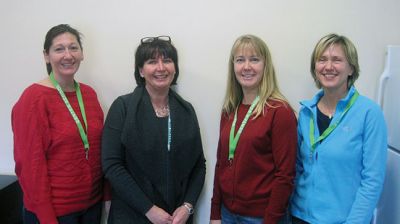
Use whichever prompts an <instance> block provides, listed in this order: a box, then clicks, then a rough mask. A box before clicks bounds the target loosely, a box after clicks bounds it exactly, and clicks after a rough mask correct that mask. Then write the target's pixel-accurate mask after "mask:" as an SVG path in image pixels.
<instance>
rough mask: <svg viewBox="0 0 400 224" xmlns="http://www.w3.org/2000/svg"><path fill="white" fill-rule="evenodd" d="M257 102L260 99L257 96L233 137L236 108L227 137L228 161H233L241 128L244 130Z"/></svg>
mask: <svg viewBox="0 0 400 224" xmlns="http://www.w3.org/2000/svg"><path fill="white" fill-rule="evenodd" d="M259 100H260V97H259V96H257V97H256V98H255V99H254V100H253V102H252V103H251V106H250V108H249V110H248V111H247V114H246V116H245V117H244V119H243V121H242V124H241V125H240V127H239V130H238V131H237V133H236V136H235V126H236V121H237V110H238V108H236V111H235V118H234V119H233V122H232V126H231V132H230V135H229V157H228V159H229V160H232V159H233V157H234V155H235V150H236V146H237V143H238V141H239V138H240V135H241V134H242V131H243V128H244V126H246V124H247V121H248V120H249V118H250V116H251V114H252V113H253V110H254V107H255V106H256V104H257V103H258V101H259Z"/></svg>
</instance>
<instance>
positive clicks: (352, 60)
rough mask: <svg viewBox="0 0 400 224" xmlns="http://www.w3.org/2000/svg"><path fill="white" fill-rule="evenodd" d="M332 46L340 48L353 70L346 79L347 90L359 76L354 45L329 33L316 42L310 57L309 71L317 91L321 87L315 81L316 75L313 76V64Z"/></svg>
mask: <svg viewBox="0 0 400 224" xmlns="http://www.w3.org/2000/svg"><path fill="white" fill-rule="evenodd" d="M334 44H336V45H339V46H341V47H342V49H343V51H344V54H345V56H346V60H347V61H348V63H349V64H350V66H351V67H352V69H353V74H352V75H351V76H349V77H348V79H347V88H348V89H349V88H350V87H351V86H352V85H354V83H355V81H356V80H357V79H358V77H359V76H360V66H359V65H358V54H357V49H356V47H355V46H354V44H353V43H352V42H351V41H350V40H349V39H348V38H347V37H345V36H340V35H337V34H335V33H331V34H328V35H326V36H324V37H322V38H321V39H320V40H319V41H318V43H317V45H315V48H314V51H313V53H312V55H311V67H310V71H311V75H312V77H313V79H314V82H315V85H316V86H317V87H318V89H320V88H321V87H322V86H321V83H320V82H319V81H318V79H317V74H315V63H316V62H317V61H318V59H319V58H320V57H321V55H322V54H323V53H324V52H325V50H326V49H327V48H329V47H330V46H332V45H334Z"/></svg>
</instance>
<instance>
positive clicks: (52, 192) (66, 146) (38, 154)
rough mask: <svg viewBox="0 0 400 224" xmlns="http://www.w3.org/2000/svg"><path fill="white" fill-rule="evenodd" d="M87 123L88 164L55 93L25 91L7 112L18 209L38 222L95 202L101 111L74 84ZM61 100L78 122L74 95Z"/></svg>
mask: <svg viewBox="0 0 400 224" xmlns="http://www.w3.org/2000/svg"><path fill="white" fill-rule="evenodd" d="M80 86H81V92H82V96H83V101H84V104H85V111H86V117H87V122H88V139H89V144H90V149H89V159H88V160H86V158H85V151H84V147H83V143H82V140H81V137H80V135H79V132H78V128H77V126H76V124H75V122H74V120H73V118H72V116H71V114H70V113H69V111H68V109H67V107H66V106H65V104H64V102H63V101H62V99H61V97H60V95H59V94H58V92H57V90H56V89H53V88H49V87H45V86H42V85H39V84H33V85H31V86H29V87H28V88H27V89H25V91H24V92H23V94H22V95H21V97H20V99H19V100H18V102H17V103H16V104H15V106H14V107H13V110H12V118H11V120H12V129H13V132H14V159H15V172H16V174H17V176H18V180H19V183H20V185H21V187H22V191H23V195H24V196H23V200H24V206H25V208H26V209H27V210H29V211H31V212H33V213H35V214H36V216H37V217H38V219H39V221H40V223H57V219H56V217H58V216H62V215H66V214H69V213H72V212H76V211H80V210H84V209H86V208H88V207H90V206H91V205H93V204H95V203H96V202H98V201H99V200H101V198H102V196H103V189H102V188H103V187H102V182H103V174H102V170H101V163H100V143H101V142H100V137H101V132H102V128H103V111H102V109H101V107H100V104H99V102H98V100H97V95H96V93H95V92H94V90H93V89H92V88H90V87H89V86H87V85H84V84H80ZM66 96H67V98H68V100H69V102H70V104H71V106H72V108H73V109H74V111H75V112H76V114H77V115H78V117H79V119H80V120H81V123H82V125H83V126H84V125H85V124H84V122H83V120H82V116H81V113H80V109H79V105H78V100H77V97H76V93H75V92H67V93H66Z"/></svg>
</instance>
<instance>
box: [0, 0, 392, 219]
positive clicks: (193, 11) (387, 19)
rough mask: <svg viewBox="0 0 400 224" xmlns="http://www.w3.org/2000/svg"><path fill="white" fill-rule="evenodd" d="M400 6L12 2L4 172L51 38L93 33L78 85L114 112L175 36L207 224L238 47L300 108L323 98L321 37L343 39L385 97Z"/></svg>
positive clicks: (363, 2)
mask: <svg viewBox="0 0 400 224" xmlns="http://www.w3.org/2000/svg"><path fill="white" fill-rule="evenodd" d="M399 9H400V1H399V0H375V1H374V0H353V1H349V0H337V1H323V0H303V1H301V0H300V1H288V0H282V1H272V0H241V1H237V0H201V1H188V0H181V1H179V0H170V1H166V0H151V1H148V0H144V1H139V0H118V1H106V0H87V1H84V0H69V1H56V0H42V1H22V0H14V1H6V0H2V2H1V7H0V29H1V33H0V57H1V58H0V89H1V90H2V93H1V95H2V97H1V101H0V104H1V108H0V133H1V138H0V173H13V172H14V171H13V170H14V162H13V156H12V151H13V146H12V132H11V127H10V111H11V108H12V106H13V104H14V103H15V102H16V100H17V99H18V97H19V95H20V94H21V92H22V91H23V89H24V88H25V87H27V86H28V85H29V84H31V83H32V82H35V81H38V80H40V79H42V78H44V77H46V72H45V63H44V60H43V56H42V49H43V41H44V36H45V34H46V32H47V30H48V29H49V28H50V27H52V26H54V25H57V24H60V23H68V24H71V25H72V26H73V27H75V28H77V29H79V30H80V31H81V32H82V33H83V34H84V36H85V37H84V40H83V45H84V54H85V61H84V62H83V63H82V65H81V69H80V71H79V74H77V79H78V80H79V81H81V82H85V83H87V84H89V85H91V86H93V87H94V88H95V89H96V91H97V93H98V95H99V98H100V101H101V103H102V106H103V108H104V111H105V113H107V111H108V108H109V106H110V104H111V103H112V101H113V100H114V99H115V98H116V97H117V96H119V95H122V94H125V93H127V92H130V91H131V90H132V89H133V88H134V86H135V82H134V77H133V69H134V51H135V48H136V47H137V45H138V44H139V41H140V38H142V37H145V36H157V35H170V36H171V37H172V40H173V43H174V44H175V46H176V47H177V49H178V52H179V57H180V64H179V65H180V69H181V73H180V78H179V80H178V82H179V84H178V91H179V93H180V94H181V95H182V96H184V97H185V98H186V99H187V100H189V101H191V102H192V104H193V105H194V107H195V109H196V111H197V113H198V118H199V122H200V126H201V128H202V137H203V144H204V150H205V155H206V157H207V179H206V183H205V186H204V190H203V194H202V196H201V198H200V201H199V204H198V207H197V216H196V218H197V221H198V223H207V222H208V217H209V204H210V198H211V191H212V179H213V173H214V171H213V169H214V168H213V167H214V163H215V151H216V144H217V141H218V125H219V112H220V108H221V103H222V98H223V95H224V91H225V82H226V81H225V80H226V73H227V60H228V56H229V51H230V47H231V45H232V43H233V41H234V40H235V39H236V38H237V37H238V36H239V35H242V34H247V33H251V34H256V35H258V36H260V37H261V38H262V39H264V40H265V41H266V42H267V44H268V45H269V47H270V50H271V51H272V56H273V60H274V64H275V67H276V69H277V73H278V80H279V82H280V87H281V89H282V91H283V93H284V94H285V95H286V96H287V97H288V99H289V100H290V102H291V103H292V104H293V106H294V107H295V108H296V109H298V101H299V100H301V99H304V98H310V97H311V96H312V95H313V94H314V93H315V92H316V89H315V87H314V84H313V81H312V79H311V76H310V73H309V61H310V54H311V51H312V49H313V47H314V45H315V43H316V42H317V41H318V40H319V38H320V37H322V36H323V35H325V34H327V33H329V32H337V33H339V34H343V35H346V36H348V37H349V38H350V39H351V40H352V41H353V42H354V43H355V45H356V46H357V48H358V51H359V58H360V59H359V60H360V66H361V75H360V78H359V80H358V81H357V82H356V86H357V87H358V89H359V91H360V92H361V93H362V94H364V95H367V96H369V97H371V98H374V97H375V90H376V86H377V81H378V76H379V74H380V73H381V72H382V70H383V65H384V55H385V46H386V45H388V44H400V29H399V28H398V27H399V25H400V24H399V22H400V13H399Z"/></svg>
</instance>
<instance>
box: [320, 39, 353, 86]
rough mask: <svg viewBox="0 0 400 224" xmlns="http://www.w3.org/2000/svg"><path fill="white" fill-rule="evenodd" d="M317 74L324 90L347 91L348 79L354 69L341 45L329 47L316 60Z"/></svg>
mask: <svg viewBox="0 0 400 224" xmlns="http://www.w3.org/2000/svg"><path fill="white" fill-rule="evenodd" d="M315 74H316V76H317V79H318V81H319V82H320V83H321V86H322V88H323V89H324V90H339V91H340V92H346V91H347V79H348V77H349V76H351V75H352V74H353V69H352V67H351V66H350V64H349V62H348V61H347V59H346V55H345V53H344V51H343V48H342V46H341V45H338V44H333V45H331V46H330V47H328V48H327V49H326V50H325V51H324V52H323V53H322V55H321V57H320V58H318V59H317V61H316V62H315Z"/></svg>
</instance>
